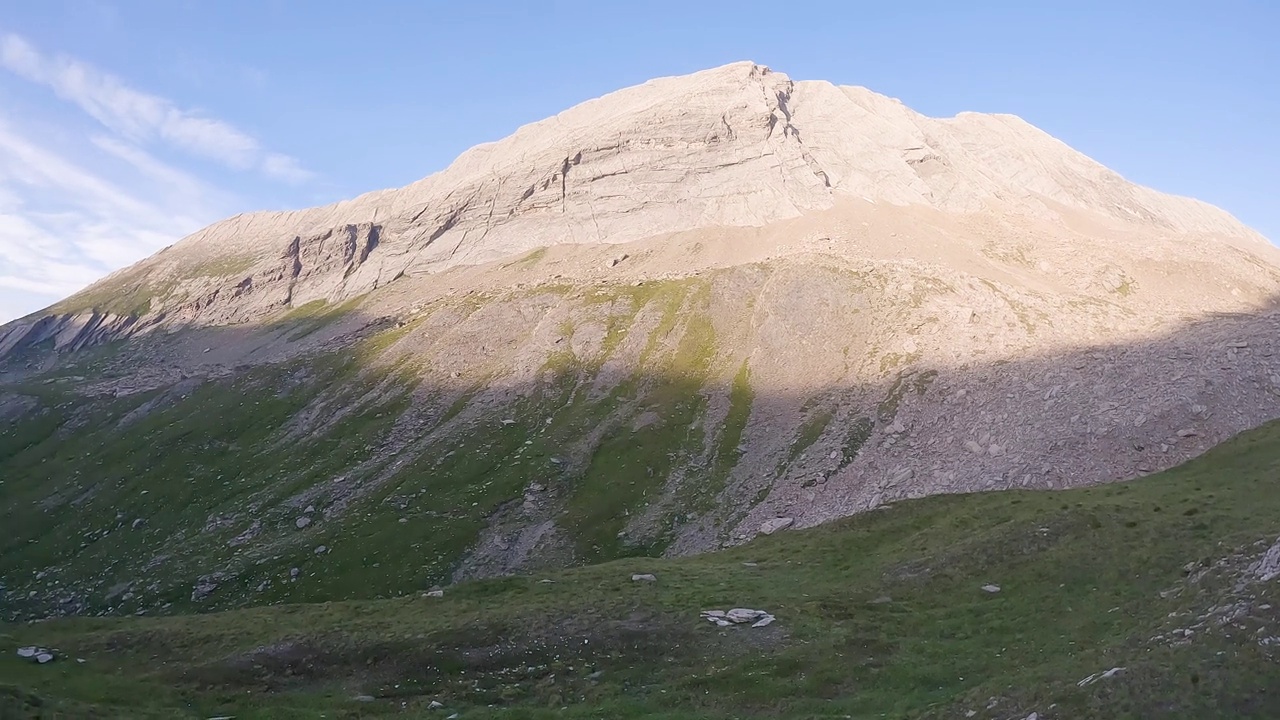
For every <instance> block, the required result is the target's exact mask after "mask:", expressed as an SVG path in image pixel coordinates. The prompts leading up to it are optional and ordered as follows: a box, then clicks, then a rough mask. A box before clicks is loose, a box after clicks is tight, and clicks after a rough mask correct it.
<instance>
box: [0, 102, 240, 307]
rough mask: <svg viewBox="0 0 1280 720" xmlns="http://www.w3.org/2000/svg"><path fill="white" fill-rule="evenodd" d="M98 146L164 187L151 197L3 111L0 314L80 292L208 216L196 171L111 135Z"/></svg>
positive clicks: (211, 194) (210, 213) (206, 194)
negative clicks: (26, 129) (54, 146)
mask: <svg viewBox="0 0 1280 720" xmlns="http://www.w3.org/2000/svg"><path fill="white" fill-rule="evenodd" d="M93 142H94V144H95V145H97V146H98V147H99V148H101V149H103V150H104V151H106V152H107V153H109V154H111V155H113V156H114V157H116V158H118V159H119V160H121V161H123V162H124V163H126V164H127V165H128V166H130V167H132V168H133V170H134V171H135V172H137V173H138V174H139V175H141V176H143V177H144V178H147V179H149V180H150V184H151V185H152V186H154V187H157V188H164V192H156V193H154V195H153V199H151V200H142V199H139V197H137V196H136V195H134V194H133V193H131V192H129V191H127V190H125V189H124V188H122V187H121V186H119V185H118V184H116V183H114V182H112V181H110V180H108V179H106V178H105V177H103V176H102V175H100V174H99V173H96V172H94V171H91V170H89V169H87V168H85V167H84V166H82V165H80V164H78V163H77V162H75V161H72V160H69V159H68V158H67V157H65V156H64V155H63V154H60V153H59V152H58V151H55V150H51V149H49V148H48V147H45V146H43V145H41V144H40V143H39V142H37V141H35V140H32V139H31V138H30V137H28V136H27V135H24V134H23V133H22V132H21V131H20V130H18V129H17V128H15V127H13V126H12V125H10V124H8V123H7V122H5V121H4V120H3V119H2V118H0V322H3V321H4V320H7V319H11V318H13V317H17V316H20V315H23V314H26V313H27V312H30V311H32V310H35V309H37V308H39V307H42V306H45V305H48V304H50V303H52V302H55V301H57V300H58V299H60V298H63V297H66V296H67V295H69V294H71V293H74V292H75V291H77V290H79V289H80V288H82V287H84V286H85V285H88V284H89V283H91V282H93V281H94V280H96V279H98V278H100V277H102V276H103V275H105V274H107V273H108V272H110V271H112V270H114V269H116V268H119V267H122V266H124V265H127V264H129V263H132V262H136V261H137V260H139V259H141V258H142V257H145V256H147V255H149V254H151V253H153V252H155V251H156V250H159V249H160V248H162V247H164V246H165V245H167V244H169V243H171V242H173V241H174V240H176V239H177V238H179V237H182V236H183V235H185V234H187V233H190V232H192V231H194V230H195V229H197V228H199V227H200V226H202V225H204V224H207V223H208V222H209V221H210V220H212V219H213V218H214V217H215V216H216V213H217V210H216V209H215V208H212V207H210V206H209V205H208V203H207V200H208V198H210V197H215V196H216V193H215V192H213V191H211V190H210V189H209V188H208V187H206V186H205V185H204V184H203V183H201V182H200V181H199V180H197V179H196V178H194V177H191V176H189V175H186V174H185V173H182V172H181V171H179V170H177V169H175V168H171V167H169V166H167V165H165V164H164V163H162V162H160V161H158V160H156V159H155V158H153V157H151V156H150V155H148V154H147V153H146V152H144V151H142V150H140V149H138V148H136V147H132V146H130V145H128V144H126V143H123V142H121V141H118V140H114V139H110V138H94V139H93Z"/></svg>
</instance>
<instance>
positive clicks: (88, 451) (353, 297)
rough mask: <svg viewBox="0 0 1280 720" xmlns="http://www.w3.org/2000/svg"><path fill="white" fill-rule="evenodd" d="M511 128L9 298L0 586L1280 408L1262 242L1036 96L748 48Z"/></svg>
mask: <svg viewBox="0 0 1280 720" xmlns="http://www.w3.org/2000/svg"><path fill="white" fill-rule="evenodd" d="M784 111H785V112H784ZM552 131H554V132H552ZM512 137H513V138H514V139H511V138H509V139H508V140H507V141H502V142H500V143H496V144H493V145H489V146H486V147H483V148H480V149H478V150H476V151H474V152H472V153H470V154H464V156H463V157H461V158H459V160H458V161H457V162H456V163H455V164H454V165H453V166H451V168H449V169H447V170H445V171H442V172H441V173H438V174H436V175H433V176H431V177H429V178H427V179H424V180H423V181H420V183H417V184H415V185H412V186H409V188H405V189H401V190H393V191H379V192H377V193H374V194H372V195H367V196H364V197H365V198H366V199H364V200H359V199H357V200H354V201H348V202H347V203H346V204H338V205H334V206H331V207H328V208H320V209H315V210H311V211H300V212H297V213H292V214H284V215H278V216H277V215H258V216H241V217H238V218H233V219H231V220H228V221H225V222H224V223H222V224H218V225H215V226H211V228H207V229H205V230H203V231H201V232H200V233H197V234H195V235H193V236H191V237H190V238H188V239H186V240H184V241H182V242H180V243H179V244H177V245H175V246H173V247H171V248H169V249H166V250H165V251H162V252H161V253H159V254H157V255H156V256H154V257H153V258H151V259H149V260H147V261H144V262H143V263H142V264H140V265H138V266H134V267H133V268H130V269H127V270H125V271H122V272H121V273H118V274H116V275H114V276H112V278H111V279H110V280H109V281H106V282H104V283H100V284H98V285H96V286H94V287H93V288H90V289H89V290H87V291H86V292H84V293H81V294H79V295H78V296H76V297H73V298H71V299H69V300H68V301H64V302H63V303H61V304H59V305H58V306H55V308H54V309H53V310H52V311H50V312H47V313H43V314H40V315H37V316H35V317H34V318H32V319H28V320H26V321H23V322H19V323H16V324H11V325H8V326H6V327H5V328H0V423H3V424H4V426H3V427H4V430H5V431H6V432H4V433H0V440H2V441H3V442H4V443H5V444H4V445H3V446H0V447H4V448H5V450H6V451H5V452H4V453H0V475H3V476H4V477H6V478H16V480H13V481H10V482H8V483H6V484H4V485H2V486H0V496H3V497H4V498H5V499H6V501H7V503H8V504H7V505H6V506H5V507H4V509H3V510H2V511H0V525H5V526H6V527H12V528H16V529H15V530H14V531H13V533H12V536H11V537H10V538H8V539H5V540H3V541H0V569H3V570H6V571H13V572H14V573H17V574H16V575H15V577H18V578H19V580H17V581H15V585H14V587H13V588H12V590H13V591H14V592H17V593H27V595H22V594H19V595H18V597H26V598H28V599H27V600H22V601H21V602H20V603H19V604H18V605H17V606H15V607H16V609H15V610H14V612H15V613H17V614H19V615H20V616H22V617H36V616H41V614H42V613H51V612H62V613H67V612H75V613H122V612H136V611H138V610H146V611H148V612H154V611H157V609H158V608H161V607H164V606H165V603H173V604H176V605H178V606H180V607H194V608H209V607H219V608H228V607H236V606H239V605H243V604H253V603H255V602H266V601H272V602H274V601H279V600H285V599H291V598H292V599H296V598H297V597H299V596H298V595H296V593H302V594H303V596H305V597H306V598H307V599H321V598H327V597H329V595H323V593H329V594H330V595H332V597H368V596H372V595H376V594H377V595H387V594H396V593H403V592H407V591H411V590H414V589H417V588H418V587H419V586H431V585H442V584H448V583H450V582H454V581H456V580H460V579H465V578H470V577H479V576H490V575H503V574H511V573H521V572H529V571H532V570H534V569H539V568H542V567H547V566H561V565H580V564H585V563H593V562H596V561H599V560H604V559H611V558H618V557H628V556H637V555H638V556H655V555H687V554H696V553H702V552H706V551H710V550H717V549H721V548H725V547H730V546H736V545H740V544H742V543H744V542H747V541H749V540H750V539H751V538H752V537H754V536H756V535H758V534H760V533H761V532H763V531H764V530H765V529H766V528H774V529H776V528H777V527H779V526H787V527H796V528H801V527H807V526H810V525H815V524H819V523H823V522H827V521H830V520H833V519H836V518H840V517H844V516H846V515H850V514H857V513H862V512H866V511H869V510H874V509H876V508H880V507H884V506H886V505H892V504H893V503H895V502H898V501H900V500H903V499H908V498H914V497H919V496H922V495H930V494H939V493H964V492H973V491H980V490H991V489H1009V488H1045V489H1047V488H1053V489H1059V488H1067V487H1076V486H1081V485H1090V484H1097V483H1105V482H1112V481H1116V480H1123V479H1128V478H1133V477H1137V476H1142V475H1147V474H1150V473H1153V472H1156V471H1159V470H1162V469H1164V468H1168V467H1171V466H1173V465H1175V464H1177V463H1180V462H1182V461H1185V460H1187V459H1189V458H1191V457H1194V456H1196V455H1198V454H1200V453H1202V452H1204V451H1206V450H1207V449H1208V448H1210V447H1212V445H1213V444H1214V443H1216V442H1219V441H1221V440H1223V439H1225V438H1227V437H1230V436H1232V435H1235V434H1236V433H1239V432H1241V431H1243V430H1246V429H1249V428H1252V427H1255V426H1257V425H1259V424H1261V423H1263V422H1266V421H1268V420H1271V419H1274V418H1276V417H1278V416H1280V348H1278V347H1277V346H1276V343H1275V333H1274V327H1275V322H1276V308H1277V298H1280V251H1277V250H1276V249H1275V248H1274V247H1272V246H1270V245H1269V244H1267V243H1265V242H1259V241H1258V236H1257V235H1256V233H1253V232H1252V231H1250V230H1248V229H1247V228H1245V227H1244V226H1242V225H1239V224H1238V223H1236V222H1234V221H1228V220H1224V219H1223V218H1224V215H1223V214H1222V213H1221V211H1218V210H1216V209H1212V210H1206V209H1205V207H1207V206H1204V207H1202V206H1201V205H1199V204H1196V203H1194V202H1189V201H1181V200H1177V199H1169V198H1167V197H1166V196H1163V195H1159V194H1157V193H1154V191H1148V190H1144V189H1142V188H1140V187H1138V186H1135V185H1132V184H1130V183H1127V182H1125V181H1123V179H1121V178H1120V177H1119V176H1118V175H1115V174H1114V173H1111V172H1110V171H1107V170H1105V168H1102V167H1101V166H1100V165H1098V164H1097V163H1095V162H1093V161H1091V160H1088V159H1087V158H1084V156H1082V155H1080V154H1079V153H1076V152H1075V151H1072V150H1070V149H1069V148H1066V146H1065V145H1062V144H1061V143H1059V142H1057V141H1052V142H1050V141H1048V140H1045V138H1046V137H1047V136H1046V135H1044V133H1042V132H1041V131H1039V130H1035V129H1034V128H1031V126H1029V125H1027V124H1026V123H1023V122H1022V121H1015V120H1011V119H1007V118H989V117H987V116H967V115H966V116H965V117H963V118H959V119H951V120H941V121H938V120H932V119H929V118H924V117H923V116H919V115H917V114H915V113H913V112H912V111H910V110H909V109H907V108H905V106H902V105H901V103H897V102H896V101H893V100H890V99H888V98H884V97H882V96H878V95H875V94H874V93H871V92H870V91H865V90H860V89H856V88H839V87H836V86H833V85H830V84H825V83H815V82H799V83H793V82H791V81H790V80H789V79H787V78H786V76H784V75H781V74H780V73H773V72H771V71H769V72H766V71H765V69H764V68H761V67H759V66H756V65H754V64H736V65H732V66H727V67H726V68H719V69H716V70H712V71H708V73H704V74H701V75H697V76H691V77H683V78H667V79H663V80H662V81H658V82H655V83H653V84H649V85H645V86H640V87H639V88H632V89H629V90H626V91H620V93H618V94H615V95H611V96H607V97H606V98H603V99H600V100H597V101H594V103H587V104H585V105H583V106H578V107H577V108H575V109H572V110H569V111H566V112H565V113H562V114H561V115H559V116H557V117H556V118H553V119H551V120H548V121H544V123H541V124H538V123H535V124H531V125H528V126H525V128H522V130H521V131H517V133H516V134H515V135H513V136H512ZM504 143H505V144H504ZM370 198H371V199H370ZM340 211H341V212H340ZM344 213H345V214H344ZM360 213H364V214H363V215H362V214H360ZM233 231H234V232H233ZM602 238H603V239H607V240H617V241H618V242H599V240H600V239H602ZM224 241H225V242H224ZM308 508H310V509H308ZM135 521H141V522H139V523H138V524H136V525H135V524H134V523H135ZM38 538H39V539H40V541H39V542H37V543H29V542H27V541H28V540H33V539H38ZM318 548H322V551H321V552H318V553H317V552H316V551H317V549H318ZM384 551H385V552H392V551H394V557H391V556H384V555H382V554H381V553H384ZM375 558H376V559H375ZM419 559H420V561H419ZM317 565H319V566H321V567H324V568H327V571H326V572H327V575H326V574H325V573H319V571H317V572H318V574H317V575H316V578H315V579H312V580H310V581H309V584H306V585H296V584H294V583H293V582H292V580H291V579H290V574H289V571H290V570H291V569H292V568H297V567H303V566H307V567H313V566H317ZM28 570H30V571H31V572H30V573H28V572H27V571H28ZM41 573H44V574H43V575H42V576H41V578H43V579H40V578H36V579H33V578H35V576H36V575H38V574H41ZM52 577H68V578H70V577H74V578H75V582H74V584H67V585H62V586H56V587H55V586H51V585H50V584H49V580H48V579H49V578H52ZM356 578H359V582H355V581H354V579H356ZM122 584H123V585H124V586H127V587H130V588H132V589H131V590H130V591H129V593H128V594H129V595H130V599H128V600H127V601H126V600H120V597H122V593H116V592H112V588H117V587H120V586H121V585H122ZM219 587H221V588H223V589H222V590H218V588H219ZM32 592H34V593H35V594H34V595H29V593H32Z"/></svg>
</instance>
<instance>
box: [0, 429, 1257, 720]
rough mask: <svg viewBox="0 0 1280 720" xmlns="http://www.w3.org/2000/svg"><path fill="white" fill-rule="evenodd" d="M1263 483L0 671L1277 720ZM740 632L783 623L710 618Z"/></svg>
mask: <svg viewBox="0 0 1280 720" xmlns="http://www.w3.org/2000/svg"><path fill="white" fill-rule="evenodd" d="M1277 458H1280V427H1277V426H1276V425H1275V424H1271V425H1268V426H1267V427H1264V428H1261V429H1258V430H1255V431H1252V432H1250V433H1247V434H1245V435H1243V436H1241V437H1240V438H1237V439H1235V440H1232V441H1231V442H1228V443H1226V444H1224V445H1222V446H1221V447H1218V448H1215V449H1214V450H1212V451H1210V452H1209V453H1207V454H1205V455H1204V456H1203V457H1201V458H1198V459H1197V460H1195V461H1193V462H1191V463H1189V464H1187V465H1185V466H1181V467H1179V468H1176V469H1174V470H1171V471H1167V472H1165V473H1162V474H1160V475H1157V476H1153V477H1150V478H1144V479H1142V480H1138V481H1134V482H1132V483H1122V484H1114V485H1108V486H1103V487H1095V488H1085V489H1077V490H1070V491H1063V492H1053V493H1049V492H1032V491H1001V492H993V493H979V494H970V495H957V496H940V497H932V498H926V499H922V500H914V501H908V502H903V503H899V504H896V505H894V506H893V507H892V508H891V509H886V510H881V511H877V512H872V513H868V514H864V515H859V516H857V517H853V518H848V519H844V520H840V521H837V522H834V523H830V524H827V525H824V526H822V527H818V528H813V529H808V530H802V531H793V532H790V533H782V534H778V535H775V536H772V537H765V538H759V539H757V540H755V541H753V542H751V543H750V544H748V545H746V546H743V547H738V548H733V549H731V550H726V551H723V552H719V553H710V554H706V555H701V556H696V557H688V558H676V559H655V558H630V559H623V560H618V561H614V562H610V563H605V564H600V565H593V566H590V567H584V568H578V569H572V570H565V571H557V572H554V573H550V574H547V575H545V576H531V577H511V578H504V579H495V580H487V581H477V582H468V583H462V584H459V585H457V586H454V587H451V588H449V589H447V590H446V592H445V594H444V596H443V597H441V598H429V597H425V596H424V597H421V598H419V597H416V596H414V597H408V598H402V599H397V600H384V601H377V602H345V603H327V602H326V603H322V604H312V605H284V606H279V607H272V608H257V609H251V610H241V611H235V612H230V613H215V614H205V615H195V616H174V617H167V618H155V619H136V618H129V619H109V620H100V619H95V620H90V619H71V620H59V621H54V622H49V623H40V624H31V625H23V626H8V627H4V628H2V631H3V633H4V634H5V635H6V637H8V639H9V640H10V642H11V644H17V645H25V644H34V645H40V646H43V647H53V648H57V652H58V653H59V654H60V656H61V657H62V658H63V660H62V661H61V662H56V663H54V664H53V665H50V666H37V665H34V664H30V663H29V662H28V661H22V660H19V659H18V658H16V657H14V656H13V655H12V654H11V653H6V654H5V655H4V656H0V670H2V671H3V672H4V675H5V677H6V678H7V679H8V681H9V682H11V683H12V682H16V683H18V684H19V686H21V687H25V688H27V690H22V691H14V692H12V693H11V695H13V696H15V697H27V698H30V697H36V698H41V700H40V702H41V703H42V705H43V706H44V707H47V708H67V709H68V710H69V711H75V710H78V709H81V710H85V709H92V712H93V713H95V715H94V716H95V717H116V716H119V717H149V716H155V717H160V716H165V713H171V714H170V715H168V716H170V717H175V716H183V717H186V716H190V717H210V716H223V715H234V716H236V717H248V718H268V717H270V718H277V717H298V718H309V717H322V716H326V717H335V716H338V717H377V716H384V715H385V716H393V715H394V716H397V717H419V716H421V717H428V716H434V715H435V714H436V713H437V712H438V711H436V710H434V709H433V708H435V707H436V706H435V705H433V704H432V703H439V704H440V705H441V706H443V709H444V712H445V713H453V712H461V713H462V715H463V716H464V717H480V718H486V717H494V718H497V717H526V718H542V717H548V718H549V717H569V718H579V717H580V718H598V717H623V718H625V717H636V718H639V717H649V718H673V717H681V718H730V717H736V718H743V717H753V718H754V717H758V718H766V717H769V718H773V717H794V718H811V717H856V718H864V717H866V718H870V717H896V718H952V717H980V718H986V719H988V720H991V719H996V718H999V719H1005V718H1024V717H1027V716H1028V715H1030V714H1031V713H1033V712H1035V713H1038V716H1039V717H1043V718H1051V719H1057V718H1073V719H1074V718H1116V717H1142V718H1181V717H1199V718H1270V717H1275V714H1276V713H1277V712H1278V711H1280V694H1277V692H1276V688H1278V687H1280V683H1278V682H1277V681H1280V676H1278V675H1277V668H1278V667H1280V665H1277V663H1276V662H1275V659H1276V658H1275V657H1274V652H1275V644H1274V643H1273V642H1272V638H1273V636H1274V635H1275V634H1276V633H1277V628H1278V627H1280V617H1278V616H1277V611H1276V610H1275V608H1276V607H1277V606H1280V593H1278V592H1277V588H1276V585H1275V583H1274V581H1272V579H1271V578H1269V577H1268V576H1267V574H1266V566H1265V563H1264V560H1263V555H1264V553H1266V551H1267V549H1268V546H1270V545H1271V544H1272V542H1273V541H1274V540H1275V538H1276V536H1277V534H1280V520H1277V518H1280V486H1277V482H1276V479H1275V468H1276V465H1277V463H1278V462H1280V461H1278V460H1277ZM1274 552H1275V549H1274V548H1273V549H1272V550H1271V553H1272V554H1274ZM633 573H653V574H655V575H656V578H657V579H656V581H655V582H635V581H633V580H632V579H631V575H632V574H633ZM986 585H993V586H998V588H999V590H998V592H988V591H986V590H984V586H986ZM730 607H751V608H763V609H766V610H768V611H770V612H772V613H774V614H775V615H776V616H777V618H778V620H777V621H776V622H775V623H774V624H772V625H770V626H768V627H764V628H748V627H745V626H736V627H729V628H720V627H716V626H714V625H711V624H709V623H707V622H706V621H705V620H703V619H702V618H700V617H699V612H700V611H701V610H704V609H712V608H719V609H728V608H730ZM71 658H81V659H85V660H86V662H85V663H84V664H78V663H75V662H72V661H70V660H71ZM1112 668H1123V669H1122V670H1119V671H1116V672H1113V673H1111V675H1110V676H1108V677H1107V678H1105V679H1101V680H1097V679H1095V680H1094V681H1093V682H1084V681H1086V680H1087V679H1088V678H1090V677H1094V678H1096V677H1097V675H1098V674H1100V673H1102V672H1104V671H1107V670H1111V669H1112ZM49 698H53V699H49ZM88 712H89V711H88V710H85V714H88ZM971 712H972V713H973V714H972V715H970V713H971Z"/></svg>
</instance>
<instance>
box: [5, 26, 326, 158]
mask: <svg viewBox="0 0 1280 720" xmlns="http://www.w3.org/2000/svg"><path fill="white" fill-rule="evenodd" d="M0 66H3V67H4V68H6V69H7V70H9V71H10V72H12V73H14V74H16V75H18V76H20V77H23V78H25V79H27V80H29V81H31V82H35V83H39V84H41V85H45V86H47V87H49V88H51V89H52V90H53V91H54V93H56V94H57V95H58V96H59V97H61V98H63V99H64V100H67V101H69V102H72V103H74V104H75V105H77V106H79V107H80V108H81V109H82V110H84V111H85V112H86V113H88V114H89V115H90V116H91V117H93V118H94V119H95V120H97V121H98V122H100V123H102V124H103V125H104V126H106V127H107V128H110V129H111V130H113V131H115V132H116V133H119V134H120V135H121V136H123V137H124V138H126V139H128V140H130V141H132V142H134V143H147V142H162V143H165V144H167V145H170V146H172V147H174V148H178V149H181V150H183V151H185V152H188V153H191V154H193V155H198V156H201V157H205V158H209V159H212V160H215V161H217V162H219V163H222V164H223V165H226V166H227V167H230V168H233V169H236V170H250V169H256V170H258V171H260V172H262V173H263V174H265V175H266V176H268V177H271V178H275V179H279V180H284V181H286V182H291V183H296V182H301V181H304V180H306V179H308V178H310V177H311V174H310V173H308V172H307V171H306V170H304V169H303V168H302V167H301V165H300V164H299V163H298V161H297V160H296V159H294V158H291V157H289V156H287V155H282V154H280V153H276V152H270V151H267V150H266V149H265V148H263V147H262V145H261V143H259V142H258V141H257V140H256V139H255V138H253V137H252V136H250V135H249V134H247V133H245V132H243V131H242V130H240V129H238V128H236V127H235V126H233V125H231V124H230V123H227V122H225V121H222V120H218V119H216V118H211V117H207V116H205V115H202V114H200V113H197V112H193V111H189V110H183V109H181V108H179V107H177V106H176V105H174V103H173V102H171V101H169V100H167V99H165V98H162V97H158V96H155V95H151V94H148V93H145V92H142V91H139V90H135V89H133V88H131V87H129V86H128V85H127V84H126V83H125V82H124V81H122V80H121V79H120V78H118V77H116V76H114V75H111V74H110V73H107V72H103V71H101V70H99V69H97V68H95V67H93V66H92V65H89V64H88V63H85V62H82V61H80V60H76V59H74V58H71V57H66V56H62V55H59V56H56V57H48V56H46V55H44V54H42V53H41V52H40V51H39V50H37V49H36V48H35V47H34V46H33V45H32V44H31V43H29V42H27V41H26V40H25V39H24V38H22V37H21V36H18V35H15V34H12V33H10V34H6V35H3V36H0Z"/></svg>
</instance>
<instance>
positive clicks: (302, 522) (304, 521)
mask: <svg viewBox="0 0 1280 720" xmlns="http://www.w3.org/2000/svg"><path fill="white" fill-rule="evenodd" d="M293 524H294V525H296V526H297V527H298V529H299V530H301V529H302V528H304V527H306V526H308V525H310V524H311V518H309V517H307V516H305V515H304V516H302V517H300V518H298V519H297V520H294V521H293Z"/></svg>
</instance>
